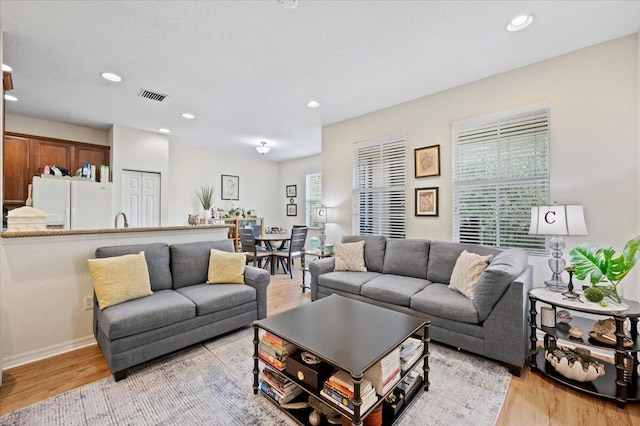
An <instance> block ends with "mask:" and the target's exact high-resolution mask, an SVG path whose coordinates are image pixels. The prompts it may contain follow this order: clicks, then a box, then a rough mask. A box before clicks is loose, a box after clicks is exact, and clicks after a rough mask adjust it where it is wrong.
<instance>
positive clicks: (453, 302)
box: [410, 283, 480, 324]
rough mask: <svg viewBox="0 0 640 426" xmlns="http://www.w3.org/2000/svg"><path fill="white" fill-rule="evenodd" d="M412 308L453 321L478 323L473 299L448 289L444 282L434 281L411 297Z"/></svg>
mask: <svg viewBox="0 0 640 426" xmlns="http://www.w3.org/2000/svg"><path fill="white" fill-rule="evenodd" d="M410 306H411V308H412V309H415V310H416V311H420V312H424V313H425V314H428V315H435V316H438V317H441V318H447V319H450V320H453V321H461V322H466V323H470V324H478V323H479V322H480V320H479V318H478V310H477V309H476V305H475V304H474V303H473V300H471V299H469V298H467V297H465V296H464V295H463V294H462V293H460V292H458V291H456V290H452V289H450V288H449V287H448V286H447V285H446V284H440V283H434V284H431V285H429V286H427V287H426V288H425V289H424V290H422V291H421V292H419V293H417V294H414V295H413V297H412V298H411V304H410Z"/></svg>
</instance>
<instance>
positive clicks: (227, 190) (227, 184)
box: [220, 175, 240, 200]
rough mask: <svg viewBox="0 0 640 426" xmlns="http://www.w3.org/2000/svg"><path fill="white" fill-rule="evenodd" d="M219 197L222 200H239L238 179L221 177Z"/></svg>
mask: <svg viewBox="0 0 640 426" xmlns="http://www.w3.org/2000/svg"><path fill="white" fill-rule="evenodd" d="M220 185H221V186H220V187H221V188H222V190H221V191H220V197H221V198H222V199H223V200H239V199H240V178H239V177H238V176H230V175H222V179H221V182H220Z"/></svg>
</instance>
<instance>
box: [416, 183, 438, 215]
mask: <svg viewBox="0 0 640 426" xmlns="http://www.w3.org/2000/svg"><path fill="white" fill-rule="evenodd" d="M416 216H438V188H437V187H436V188H416Z"/></svg>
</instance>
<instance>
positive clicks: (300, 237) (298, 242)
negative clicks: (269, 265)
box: [273, 227, 308, 279]
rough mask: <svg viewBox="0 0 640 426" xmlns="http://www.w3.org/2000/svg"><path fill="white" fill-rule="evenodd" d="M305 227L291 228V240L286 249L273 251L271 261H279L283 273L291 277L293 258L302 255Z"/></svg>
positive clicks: (306, 229) (305, 237)
mask: <svg viewBox="0 0 640 426" xmlns="http://www.w3.org/2000/svg"><path fill="white" fill-rule="evenodd" d="M307 231H308V228H307V227H303V228H293V229H292V230H291V242H290V243H289V248H288V249H287V250H276V251H274V252H273V262H278V261H279V262H280V264H281V265H282V269H284V272H285V273H287V272H288V273H289V276H290V277H291V278H292V279H293V268H292V266H293V259H296V258H301V257H302V249H304V244H305V242H306V240H307Z"/></svg>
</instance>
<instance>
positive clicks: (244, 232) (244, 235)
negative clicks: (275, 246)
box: [238, 228, 272, 269]
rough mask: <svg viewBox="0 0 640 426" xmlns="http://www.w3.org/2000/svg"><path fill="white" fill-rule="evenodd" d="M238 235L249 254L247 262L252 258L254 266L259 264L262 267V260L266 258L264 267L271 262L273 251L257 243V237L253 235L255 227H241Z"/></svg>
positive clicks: (245, 251)
mask: <svg viewBox="0 0 640 426" xmlns="http://www.w3.org/2000/svg"><path fill="white" fill-rule="evenodd" d="M238 236H239V237H240V244H241V245H242V251H243V252H244V253H246V255H247V263H249V261H250V260H252V261H253V266H256V265H257V266H259V267H260V268H262V261H263V260H265V261H266V263H265V264H264V269H267V267H268V266H269V265H270V264H271V255H272V252H271V251H269V250H266V249H265V248H264V247H260V246H257V245H256V240H255V237H254V236H253V229H251V228H240V229H238Z"/></svg>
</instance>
